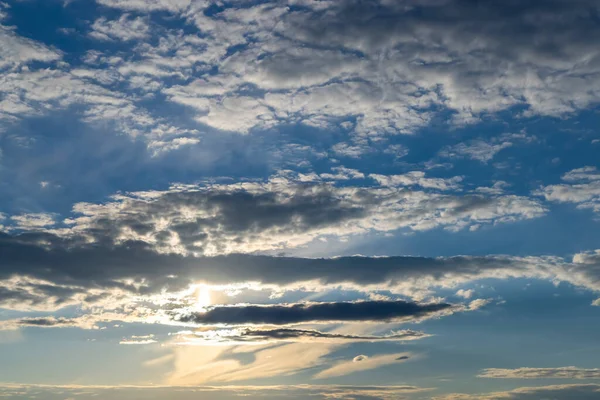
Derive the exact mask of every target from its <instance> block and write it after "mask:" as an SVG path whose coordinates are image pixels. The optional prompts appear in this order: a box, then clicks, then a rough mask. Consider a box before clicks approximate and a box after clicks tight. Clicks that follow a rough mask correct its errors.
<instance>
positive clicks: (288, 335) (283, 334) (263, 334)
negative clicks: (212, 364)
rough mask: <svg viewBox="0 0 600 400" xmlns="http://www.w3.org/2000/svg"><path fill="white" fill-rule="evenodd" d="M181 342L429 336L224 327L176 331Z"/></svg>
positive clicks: (376, 339) (341, 340)
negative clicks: (192, 331) (209, 329)
mask: <svg viewBox="0 0 600 400" xmlns="http://www.w3.org/2000/svg"><path fill="white" fill-rule="evenodd" d="M180 336H183V339H184V341H189V342H191V343H196V340H198V342H202V341H207V342H211V343H214V342H219V343H249V344H252V343H265V342H310V343H320V342H323V343H351V342H379V341H405V340H416V339H422V338H426V337H429V336H430V335H428V334H426V333H424V332H419V331H413V330H410V329H407V330H402V331H398V332H394V333H392V334H389V335H381V336H375V335H350V334H340V333H331V332H321V331H318V330H314V329H294V328H276V329H255V328H242V329H232V330H229V329H226V330H223V331H219V330H217V331H197V332H194V333H193V334H189V333H185V334H180Z"/></svg>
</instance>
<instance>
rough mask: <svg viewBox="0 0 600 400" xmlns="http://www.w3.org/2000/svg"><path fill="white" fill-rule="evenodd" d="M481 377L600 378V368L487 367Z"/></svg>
mask: <svg viewBox="0 0 600 400" xmlns="http://www.w3.org/2000/svg"><path fill="white" fill-rule="evenodd" d="M477 376H478V377H479V378H496V379H600V369H583V368H577V367H562V368H516V369H502V368H487V369H484V370H483V371H482V372H481V373H480V374H479V375H477Z"/></svg>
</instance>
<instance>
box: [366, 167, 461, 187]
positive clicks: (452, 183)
mask: <svg viewBox="0 0 600 400" xmlns="http://www.w3.org/2000/svg"><path fill="white" fill-rule="evenodd" d="M369 177H370V178H372V179H375V180H376V181H377V182H378V183H379V184H380V185H381V186H392V187H393V186H420V187H422V188H425V189H436V190H442V191H448V190H457V189H460V182H461V181H462V180H463V177H462V176H454V177H452V178H448V179H444V178H426V177H425V172H423V171H412V172H409V173H406V174H403V175H380V174H371V175H369Z"/></svg>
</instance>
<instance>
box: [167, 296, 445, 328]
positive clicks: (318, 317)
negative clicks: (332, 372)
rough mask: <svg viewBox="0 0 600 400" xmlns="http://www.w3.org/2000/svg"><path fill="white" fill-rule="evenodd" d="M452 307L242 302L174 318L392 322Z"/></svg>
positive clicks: (222, 321)
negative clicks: (261, 303) (244, 303)
mask: <svg viewBox="0 0 600 400" xmlns="http://www.w3.org/2000/svg"><path fill="white" fill-rule="evenodd" d="M451 309H452V305H450V304H444V303H439V304H418V303H411V302H406V301H359V302H353V303H349V302H348V303H308V304H291V305H268V306H259V305H244V306H222V307H211V308H209V309H208V310H206V311H205V312H197V313H192V314H184V315H180V316H178V317H177V320H179V321H181V322H188V323H194V324H200V325H215V324H230V325H243V324H255V325H261V324H270V325H287V324H301V323H331V322H349V321H367V322H375V321H379V322H391V321H399V320H410V319H419V318H422V317H427V316H431V315H436V314H439V313H440V312H443V311H450V310H451Z"/></svg>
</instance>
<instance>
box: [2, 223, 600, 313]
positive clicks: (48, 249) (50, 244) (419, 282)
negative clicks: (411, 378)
mask: <svg viewBox="0 0 600 400" xmlns="http://www.w3.org/2000/svg"><path fill="white" fill-rule="evenodd" d="M108 221H110V220H108ZM106 223H107V224H108V222H106ZM109 226H110V225H109ZM113 226H114V225H113ZM140 229H141V228H140ZM100 237H102V236H100ZM0 253H1V254H2V258H3V260H4V265H3V268H2V270H0V283H1V286H0V304H1V305H2V307H4V308H10V309H41V310H47V311H51V310H55V309H58V308H62V307H66V306H68V305H75V304H83V305H86V306H88V307H91V306H93V305H97V306H102V307H111V308H115V307H118V306H119V304H121V305H124V304H127V303H131V302H134V301H141V300H142V299H144V298H145V299H146V300H148V301H157V302H164V301H165V300H164V298H163V297H162V296H163V295H162V294H161V293H163V291H164V290H167V293H172V294H177V295H178V296H184V297H185V296H189V295H188V294H185V290H187V289H188V288H189V287H190V285H192V284H194V283H198V282H205V283H207V284H209V285H226V286H227V285H233V287H261V288H264V289H266V290H273V291H275V292H278V293H281V292H284V291H286V290H292V289H301V290H304V291H307V290H308V291H310V290H316V291H318V290H324V289H326V288H332V287H336V288H345V289H351V290H361V291H372V290H384V289H385V290H391V291H392V292H393V293H400V294H404V295H407V296H411V297H413V298H417V299H419V298H424V297H427V296H430V295H432V294H433V292H434V290H435V289H436V288H449V289H452V288H456V289H458V288H459V287H460V286H461V285H464V284H468V283H471V282H474V281H477V280H482V279H511V278H529V279H542V280H547V281H552V282H569V283H571V284H573V285H575V286H577V287H581V288H585V289H588V290H591V291H600V272H599V271H600V270H599V269H598V266H600V257H599V256H598V252H584V253H579V254H576V255H574V256H573V260H572V261H570V260H565V259H563V258H560V257H552V256H547V257H513V256H501V255H499V256H456V257H441V258H426V257H339V258H330V259H307V258H294V257H273V256H258V255H242V254H232V255H225V256H218V257H195V256H184V255H179V254H161V253H157V252H156V251H155V250H153V248H152V247H151V246H149V245H148V244H147V243H141V242H134V241H126V242H123V243H122V244H120V245H114V244H113V243H112V241H108V242H107V241H106V239H103V240H98V241H96V242H92V243H90V242H86V238H85V237H74V238H64V237H57V236H55V235H53V234H49V233H39V232H37V233H25V234H21V235H16V236H15V235H8V234H0ZM83 266H85V268H83ZM236 285H238V286H236ZM239 285H241V286H239ZM178 293H179V294H178ZM132 296H135V298H136V299H137V300H134V299H132ZM139 296H142V297H141V298H140V297H139ZM153 296H156V298H154V299H153ZM186 301H192V300H191V299H188V300H186Z"/></svg>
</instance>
